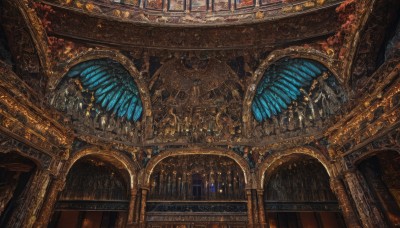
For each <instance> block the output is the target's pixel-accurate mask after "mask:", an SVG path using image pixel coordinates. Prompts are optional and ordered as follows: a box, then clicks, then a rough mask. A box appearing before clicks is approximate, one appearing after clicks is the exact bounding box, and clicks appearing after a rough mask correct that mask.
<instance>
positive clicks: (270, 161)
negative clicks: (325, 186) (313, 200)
mask: <svg viewBox="0 0 400 228" xmlns="http://www.w3.org/2000/svg"><path fill="white" fill-rule="evenodd" d="M295 154H299V155H306V156H310V157H312V158H315V159H317V160H318V161H319V162H320V163H321V164H322V166H324V168H325V170H326V172H327V173H328V175H329V177H333V176H335V171H334V169H333V166H332V164H331V163H330V162H329V160H328V159H327V158H326V157H325V156H324V155H322V154H321V152H320V151H318V150H317V149H315V148H312V147H296V148H292V149H288V150H285V151H282V152H278V153H275V154H273V155H271V156H270V157H268V158H267V159H266V160H265V162H264V163H262V164H261V166H259V167H258V171H257V177H258V180H259V182H258V184H259V186H258V188H259V189H263V188H264V182H265V174H266V173H270V172H271V168H272V167H273V165H274V164H276V163H279V162H280V161H282V160H284V158H286V157H288V156H290V155H295Z"/></svg>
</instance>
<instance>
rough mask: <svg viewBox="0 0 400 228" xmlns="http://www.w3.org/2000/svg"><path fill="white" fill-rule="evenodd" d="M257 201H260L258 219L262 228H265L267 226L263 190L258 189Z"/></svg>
mask: <svg viewBox="0 0 400 228" xmlns="http://www.w3.org/2000/svg"><path fill="white" fill-rule="evenodd" d="M257 199H258V213H259V215H258V217H259V221H260V227H261V228H265V227H267V224H266V223H265V210H264V191H263V189H257Z"/></svg>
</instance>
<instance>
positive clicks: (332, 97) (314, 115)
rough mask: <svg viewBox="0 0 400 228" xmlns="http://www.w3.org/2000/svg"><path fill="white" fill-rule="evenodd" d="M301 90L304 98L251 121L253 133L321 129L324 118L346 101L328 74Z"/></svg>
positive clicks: (335, 112) (256, 135) (333, 112)
mask: <svg viewBox="0 0 400 228" xmlns="http://www.w3.org/2000/svg"><path fill="white" fill-rule="evenodd" d="M300 91H301V94H302V96H303V97H302V98H301V99H298V100H297V101H296V102H293V103H292V105H290V106H289V107H288V109H287V110H284V111H283V112H282V113H281V114H279V115H278V116H272V117H271V118H270V119H268V120H266V121H264V122H262V123H258V122H256V121H254V124H253V125H254V131H253V136H255V137H257V138H259V137H265V136H270V135H279V134H282V133H285V132H294V131H298V130H305V131H309V130H311V129H312V128H318V129H321V128H323V127H324V121H325V120H327V119H328V118H329V117H330V116H332V115H333V114H338V113H337V112H338V111H339V108H340V105H341V104H342V103H343V102H345V101H346V97H345V95H344V93H343V91H342V90H341V89H340V87H339V85H338V84H337V82H336V80H335V78H334V77H333V76H331V75H328V74H323V75H322V76H320V77H318V78H317V79H316V80H314V81H313V83H312V85H311V87H310V89H309V91H306V90H304V89H300Z"/></svg>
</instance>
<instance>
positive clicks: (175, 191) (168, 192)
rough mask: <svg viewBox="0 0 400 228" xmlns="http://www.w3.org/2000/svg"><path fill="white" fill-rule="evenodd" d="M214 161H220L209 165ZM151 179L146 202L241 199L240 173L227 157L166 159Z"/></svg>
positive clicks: (241, 174)
mask: <svg viewBox="0 0 400 228" xmlns="http://www.w3.org/2000/svg"><path fill="white" fill-rule="evenodd" d="M212 159H215V160H217V161H220V162H215V163H212V162H211V160H212ZM161 163H162V164H159V165H158V166H157V167H156V168H155V170H154V172H153V174H152V176H151V178H150V195H149V199H158V200H168V199H171V200H172V199H174V200H226V199H244V188H245V184H244V177H243V173H242V171H241V170H240V168H239V167H238V165H236V164H235V163H234V162H233V161H229V159H228V158H220V157H217V156H215V157H213V156H210V157H207V156H196V157H191V158H190V160H188V159H187V158H184V157H181V159H179V158H178V159H177V158H172V159H169V158H167V159H166V161H164V160H163V161H162V162H161Z"/></svg>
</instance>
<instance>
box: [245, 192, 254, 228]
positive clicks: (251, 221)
mask: <svg viewBox="0 0 400 228" xmlns="http://www.w3.org/2000/svg"><path fill="white" fill-rule="evenodd" d="M246 197H247V217H248V219H249V226H248V227H253V224H254V219H253V207H252V204H253V202H252V197H251V189H246Z"/></svg>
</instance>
